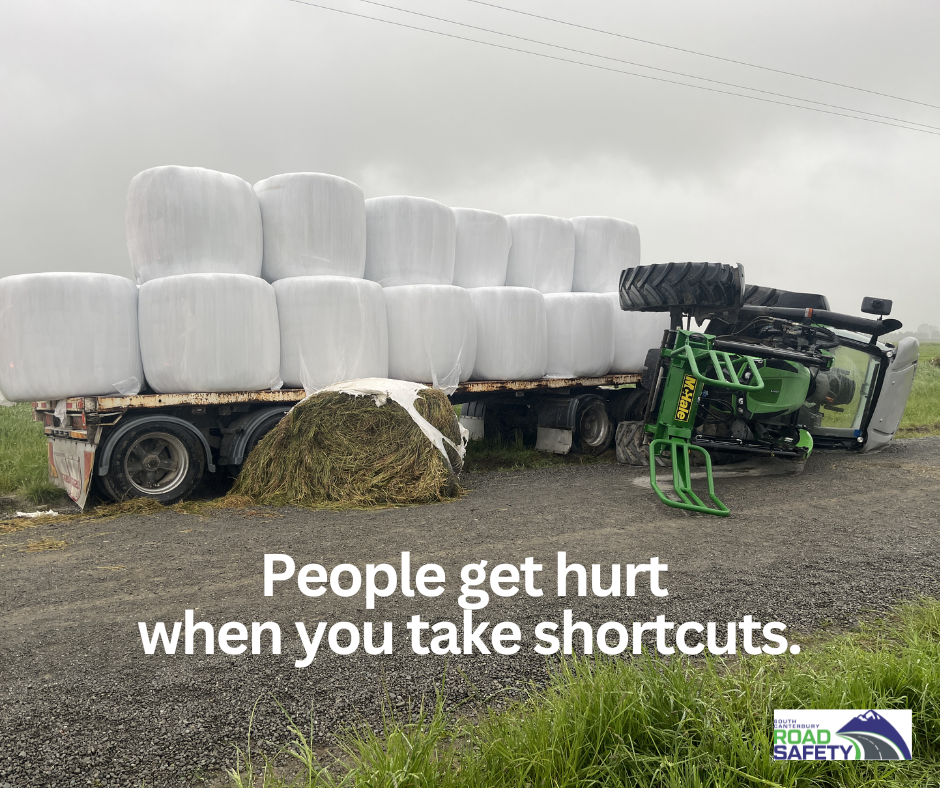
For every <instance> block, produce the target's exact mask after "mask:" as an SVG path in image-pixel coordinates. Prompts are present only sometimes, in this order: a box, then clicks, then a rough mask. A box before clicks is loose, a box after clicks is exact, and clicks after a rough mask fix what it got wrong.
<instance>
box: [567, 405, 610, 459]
mask: <svg viewBox="0 0 940 788" xmlns="http://www.w3.org/2000/svg"><path fill="white" fill-rule="evenodd" d="M613 438H614V425H613V422H611V420H610V416H609V415H608V414H607V406H606V405H605V404H604V400H602V399H601V398H600V397H588V398H585V399H584V400H582V401H581V403H580V405H579V407H578V422H577V428H576V429H575V433H574V439H575V441H577V444H578V449H579V450H580V451H581V454H586V455H588V456H590V457H596V456H597V455H599V454H603V453H604V452H605V451H607V449H608V448H609V446H610V444H611V441H612V440H613Z"/></svg>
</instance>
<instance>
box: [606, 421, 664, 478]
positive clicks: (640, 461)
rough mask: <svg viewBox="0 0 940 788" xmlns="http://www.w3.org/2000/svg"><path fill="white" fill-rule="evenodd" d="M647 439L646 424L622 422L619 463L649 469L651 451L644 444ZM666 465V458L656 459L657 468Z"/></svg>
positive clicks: (618, 450)
mask: <svg viewBox="0 0 940 788" xmlns="http://www.w3.org/2000/svg"><path fill="white" fill-rule="evenodd" d="M645 437H646V423H645V422H642V421H621V422H620V423H619V424H618V425H617V437H616V439H615V443H616V446H617V462H619V463H621V464H622V465H641V466H644V467H647V468H648V467H649V464H650V449H649V446H645V445H644V444H643V440H644V438H645ZM665 464H666V459H665V458H664V457H657V458H656V466H657V467H662V466H664V465H665Z"/></svg>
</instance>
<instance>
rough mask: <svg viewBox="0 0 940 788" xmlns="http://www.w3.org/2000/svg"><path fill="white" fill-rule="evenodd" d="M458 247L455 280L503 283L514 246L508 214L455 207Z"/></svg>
mask: <svg viewBox="0 0 940 788" xmlns="http://www.w3.org/2000/svg"><path fill="white" fill-rule="evenodd" d="M453 211H454V218H455V220H456V223H457V251H456V254H455V255H454V284H455V285H457V286H458V287H501V286H502V285H504V284H506V266H507V265H508V264H509V249H510V248H511V247H512V232H511V231H510V229H509V222H507V221H506V217H505V216H500V215H499V214H498V213H492V212H491V211H478V210H476V209H474V208H454V209H453Z"/></svg>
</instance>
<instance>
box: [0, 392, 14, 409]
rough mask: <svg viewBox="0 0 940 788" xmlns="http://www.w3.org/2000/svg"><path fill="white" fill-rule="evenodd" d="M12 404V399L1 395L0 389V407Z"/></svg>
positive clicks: (7, 406)
mask: <svg viewBox="0 0 940 788" xmlns="http://www.w3.org/2000/svg"><path fill="white" fill-rule="evenodd" d="M14 404H15V403H14V402H13V401H12V400H8V399H7V398H6V397H5V396H3V392H2V391H0V408H9V407H11V406H12V405H14Z"/></svg>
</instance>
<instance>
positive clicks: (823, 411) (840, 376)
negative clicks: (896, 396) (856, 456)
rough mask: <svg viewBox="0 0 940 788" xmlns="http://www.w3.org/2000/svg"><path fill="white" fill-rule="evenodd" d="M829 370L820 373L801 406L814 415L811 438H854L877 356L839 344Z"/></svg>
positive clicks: (871, 384)
mask: <svg viewBox="0 0 940 788" xmlns="http://www.w3.org/2000/svg"><path fill="white" fill-rule="evenodd" d="M834 356H835V361H834V362H833V364H832V367H831V368H830V369H828V370H825V371H820V372H819V373H818V375H817V376H816V380H815V388H814V389H813V390H812V393H811V394H810V397H809V398H808V399H807V402H806V405H805V406H804V407H805V408H806V409H808V410H809V411H810V412H812V413H813V414H814V417H813V419H812V422H813V428H812V429H811V430H810V431H811V432H812V433H813V434H814V435H820V436H831V437H834V438H851V437H857V436H858V435H859V434H860V430H861V428H862V419H863V418H864V416H865V408H866V406H867V405H868V400H869V398H870V397H871V393H872V389H873V386H874V383H875V380H876V378H877V375H878V365H879V364H880V363H881V362H880V359H879V358H878V357H877V356H874V355H872V354H870V353H866V352H865V351H864V350H858V349H857V348H853V347H848V346H846V345H840V346H839V347H838V348H836V349H835V351H834Z"/></svg>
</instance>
